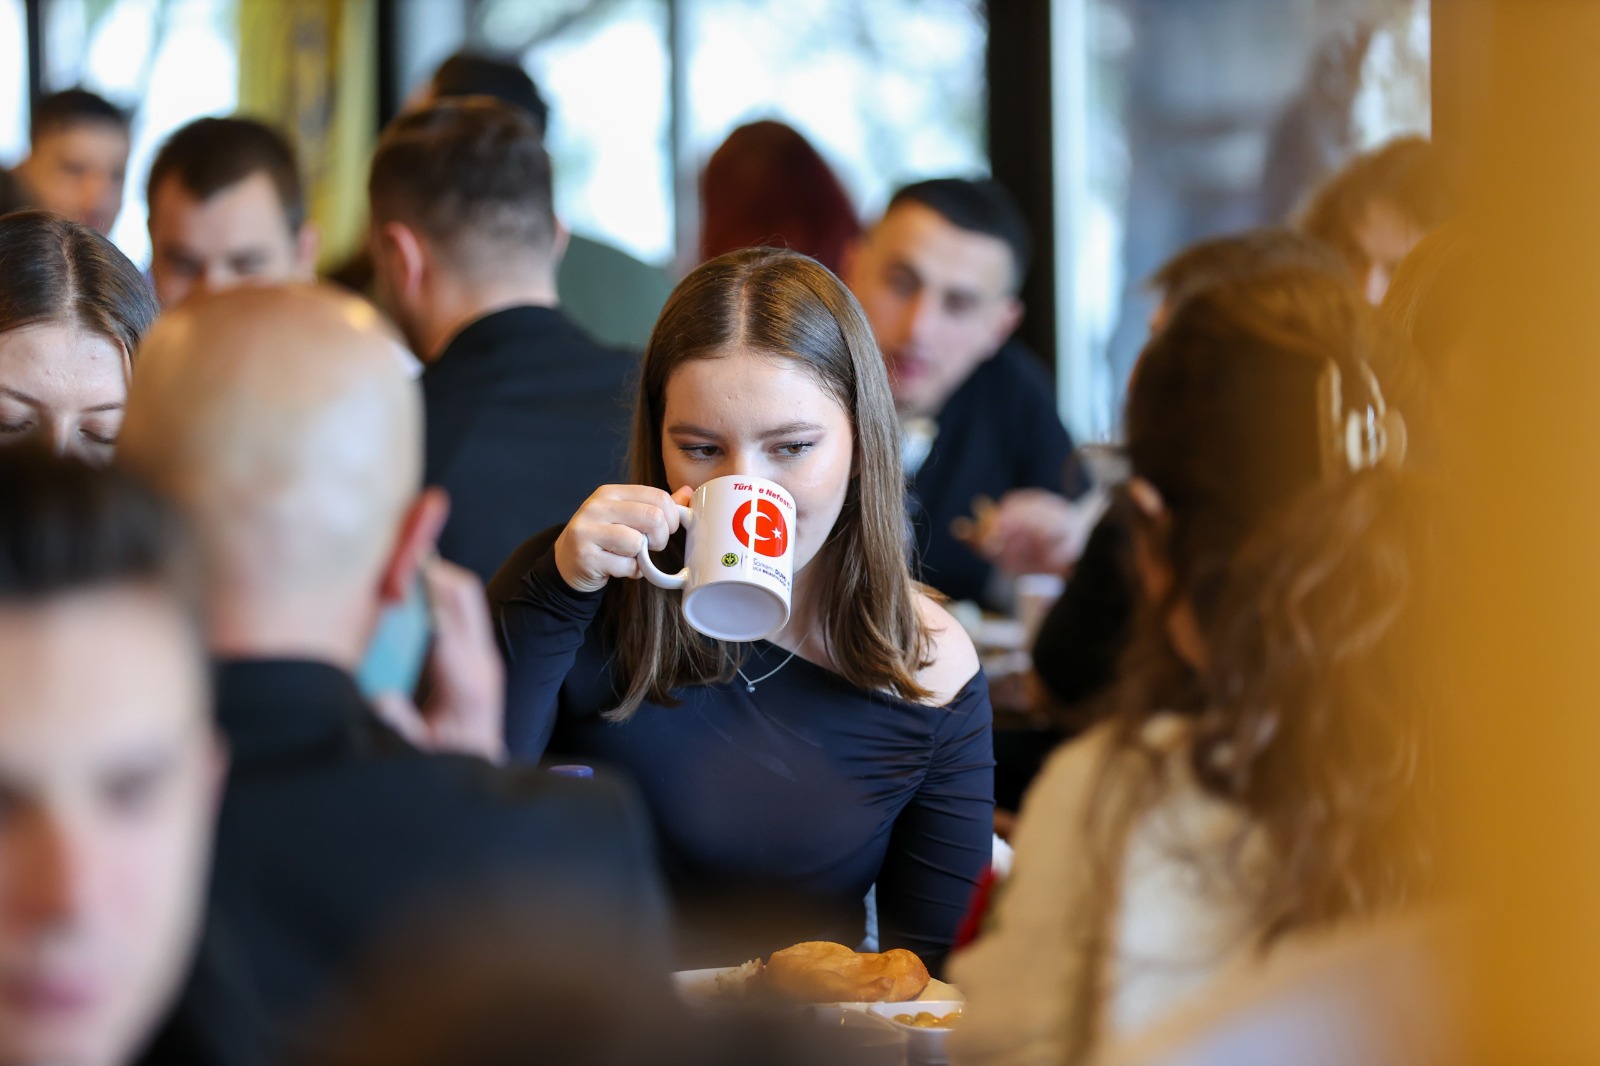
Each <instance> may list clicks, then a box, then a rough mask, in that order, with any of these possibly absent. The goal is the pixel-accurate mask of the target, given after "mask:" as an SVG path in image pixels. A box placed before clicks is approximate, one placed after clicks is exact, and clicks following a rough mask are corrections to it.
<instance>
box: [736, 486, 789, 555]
mask: <svg viewBox="0 0 1600 1066" xmlns="http://www.w3.org/2000/svg"><path fill="white" fill-rule="evenodd" d="M733 535H734V536H735V537H737V538H738V540H739V543H740V544H743V545H744V546H745V547H746V548H750V549H752V550H753V551H755V552H757V553H758V554H760V555H765V556H767V557H768V558H772V559H776V558H779V557H780V556H782V555H783V553H784V552H786V551H788V550H789V525H788V523H787V522H785V521H784V520H783V512H782V511H781V510H779V509H778V505H777V504H775V503H773V502H772V501H771V500H769V499H767V498H766V497H761V498H759V499H755V500H746V501H745V502H744V504H743V505H741V506H740V508H739V509H738V510H737V511H735V512H734V513H733Z"/></svg>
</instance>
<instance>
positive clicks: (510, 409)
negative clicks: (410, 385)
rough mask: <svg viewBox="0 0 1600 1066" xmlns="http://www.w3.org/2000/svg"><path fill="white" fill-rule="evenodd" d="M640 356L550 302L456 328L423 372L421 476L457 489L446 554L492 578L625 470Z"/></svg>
mask: <svg viewBox="0 0 1600 1066" xmlns="http://www.w3.org/2000/svg"><path fill="white" fill-rule="evenodd" d="M637 366H638V361H637V359H636V358H635V357H634V356H633V355H632V354H631V353H629V352H625V351H622V350H620V349H615V348H603V347H601V346H600V345H598V344H596V343H595V342H594V341H593V340H591V339H590V338H589V337H588V336H587V335H586V334H584V333H583V332H582V331H581V330H580V329H578V327H577V326H575V325H573V324H572V323H571V322H570V321H569V320H568V319H567V317H566V316H565V315H563V314H562V313H561V312H560V311H559V310H556V309H555V308H552V307H513V308H510V309H508V310H505V311H496V312H494V313H493V314H490V315H485V316H484V317H483V318H480V319H478V320H477V321H476V322H474V323H472V324H471V325H469V326H467V327H466V328H465V329H463V330H462V331H461V332H460V333H458V334H456V336H455V339H453V340H452V341H451V342H450V343H449V345H448V346H446V348H445V350H444V351H443V352H441V353H440V355H439V358H438V359H437V360H436V361H434V362H433V363H432V364H431V365H429V366H428V368H427V369H426V370H424V371H423V373H422V394H423V400H424V402H425V404H426V414H427V462H426V466H425V468H424V479H425V480H426V481H427V483H428V484H430V485H438V486H441V487H442V488H444V489H445V490H446V491H448V492H449V493H450V500H451V508H450V521H449V523H448V524H447V525H446V526H445V528H444V534H443V535H442V536H441V537H440V538H439V554H441V555H443V556H444V557H445V558H446V559H449V560H450V561H451V562H455V563H459V564H461V565H462V566H465V567H466V568H467V569H469V570H472V571H474V572H475V573H477V575H478V576H479V577H480V578H482V579H483V580H484V581H485V582H487V581H488V580H489V578H490V577H492V576H494V572H495V570H497V569H498V568H499V566H500V563H501V562H502V561H503V560H504V559H505V557H506V556H508V555H510V554H511V552H512V551H513V550H514V549H515V548H516V547H517V545H519V544H521V543H522V542H523V541H524V540H526V539H528V538H529V537H531V536H533V535H534V534H535V533H537V532H539V531H540V530H542V529H546V528H548V527H550V526H552V525H558V524H560V523H563V522H565V521H567V520H568V519H569V518H571V517H572V515H573V513H574V512H575V511H577V509H578V506H579V505H580V504H582V503H583V501H584V500H586V499H588V498H589V494H590V493H592V492H593V491H594V490H595V489H597V488H599V487H600V486H601V485H604V484H607V483H608V482H613V481H617V480H619V479H620V477H621V475H622V472H623V470H624V465H623V458H624V453H625V452H626V449H627V441H628V423H629V419H630V417H631V415H632V410H633V397H632V395H631V392H630V385H631V384H632V382H633V380H634V379H633V374H634V372H635V371H636V369H637Z"/></svg>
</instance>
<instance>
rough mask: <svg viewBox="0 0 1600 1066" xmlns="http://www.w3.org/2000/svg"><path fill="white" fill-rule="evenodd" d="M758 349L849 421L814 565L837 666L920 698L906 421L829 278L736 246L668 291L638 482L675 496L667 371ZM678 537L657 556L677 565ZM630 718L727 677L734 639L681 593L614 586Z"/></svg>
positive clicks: (846, 296) (791, 257)
mask: <svg viewBox="0 0 1600 1066" xmlns="http://www.w3.org/2000/svg"><path fill="white" fill-rule="evenodd" d="M739 353H750V354H756V355H762V356H766V357H769V358H772V359H778V360H795V361H797V362H799V363H800V364H801V365H802V366H804V367H805V368H806V370H807V371H808V372H809V373H810V374H811V375H812V376H813V377H814V378H815V379H816V381H817V383H818V385H819V386H820V387H821V388H822V390H823V391H824V392H826V393H827V394H828V395H829V396H831V397H832V398H833V399H834V400H836V401H838V404H839V406H840V407H841V408H843V409H844V412H845V414H847V415H848V416H849V418H850V426H851V431H852V434H853V436H854V452H855V457H854V458H855V462H854V466H853V470H854V473H853V476H852V477H851V479H850V485H849V488H848V490H847V492H846V495H845V500H844V507H843V509H842V510H841V511H840V512H839V517H838V520H837V521H836V522H835V524H834V527H833V529H832V530H831V531H830V532H829V534H828V537H827V539H826V541H825V542H824V544H823V546H822V548H821V550H820V551H818V553H817V555H816V557H815V558H814V559H813V560H812V561H811V563H810V564H809V565H810V566H811V567H812V568H813V569H814V571H815V573H816V574H817V575H818V577H819V578H820V580H818V581H817V587H818V589H819V591H818V602H820V603H821V604H823V607H822V612H821V632H822V636H823V639H824V640H826V641H827V643H828V646H829V648H830V650H831V651H832V653H833V656H834V661H835V664H836V668H837V670H838V672H839V673H840V674H841V675H843V676H844V677H845V679H846V680H848V681H850V682H851V683H852V684H854V685H856V686H857V687H859V688H862V689H866V690H867V691H873V692H876V691H888V692H893V693H895V694H897V695H899V696H900V697H902V698H904V699H907V700H921V699H925V698H927V696H928V691H927V689H925V688H923V687H922V686H921V685H920V684H919V683H918V682H917V672H918V671H919V670H920V669H921V668H922V667H924V666H926V665H927V664H928V662H929V661H930V659H931V654H932V638H931V636H930V634H929V633H928V631H927V629H926V628H925V627H924V625H923V623H922V621H921V617H920V616H919V614H918V611H917V600H916V597H917V592H918V589H917V585H916V583H915V582H914V581H913V580H912V577H911V571H910V568H909V566H908V563H907V559H906V547H905V500H904V491H905V490H904V480H903V477H902V473H901V468H900V424H899V421H898V420H897V418H896V416H895V409H894V397H893V396H892V394H891V393H890V392H889V378H888V373H887V372H886V371H885V369H884V365H883V357H882V356H881V355H880V354H879V353H878V346H877V344H876V342H874V341H873V339H872V328H871V327H870V326H869V325H868V324H867V320H866V315H865V314H863V313H862V310H861V305H860V304H858V303H856V300H855V297H854V296H852V295H850V291H849V290H848V289H846V288H845V287H844V284H843V283H842V282H840V281H839V279H838V278H836V277H834V275H833V274H831V273H829V271H828V270H827V269H826V268H825V267H823V266H822V265H821V264H819V263H817V262H816V261H815V260H812V259H809V258H807V257H805V256H803V255H798V254H796V253H794V252H786V251H778V250H775V249H771V248H753V249H747V250H744V251H739V252H730V253H728V254H727V255H723V256H719V257H718V258H716V259H713V260H711V261H710V262H708V263H705V264H704V265H702V266H700V267H699V268H698V269H696V270H694V271H693V272H691V273H690V274H689V276H688V277H686V278H684V279H683V281H682V282H681V283H680V284H679V285H678V287H677V289H676V290H674V291H673V294H672V296H671V298H670V299H668V301H667V305H666V307H665V308H663V309H662V312H661V317H660V318H659V319H658V320H657V322H656V327H655V331H654V332H653V333H651V335H650V344H649V347H647V348H646V349H645V355H644V365H643V367H642V369H641V373H640V381H639V399H638V404H637V406H636V408H635V411H634V423H633V441H632V444H631V446H630V453H629V454H630V471H629V473H630V478H631V480H632V481H633V482H635V483H636V484H640V485H654V486H657V487H659V488H663V489H667V490H668V491H670V490H671V489H672V488H673V486H670V485H668V484H667V474H666V466H665V463H664V462H663V459H662V443H661V433H662V419H663V418H664V416H665V411H666V391H667V386H668V383H669V382H670V381H671V379H672V375H673V373H674V372H675V371H676V370H677V369H678V368H679V367H680V366H682V365H683V364H684V363H687V362H690V361H692V360H697V359H718V358H722V357H723V356H728V355H735V354H739ZM682 556H683V544H682V538H681V536H680V537H675V538H673V541H672V543H670V544H669V545H668V547H667V550H666V551H665V552H664V553H662V555H661V559H662V562H663V565H664V566H667V567H669V568H670V567H676V566H678V565H680V563H681V561H682ZM606 608H607V611H606V613H607V619H608V624H609V625H610V626H611V627H612V629H613V632H614V634H615V636H616V647H617V667H618V676H619V678H620V682H621V688H622V693H623V698H622V702H621V705H620V706H619V708H618V710H617V712H616V714H617V716H619V717H627V716H628V715H630V714H632V713H633V712H634V711H635V710H637V709H638V707H639V704H640V703H641V702H642V701H643V700H645V699H649V700H651V701H652V702H657V703H671V702H672V697H671V696H670V691H671V690H672V689H673V688H676V687H679V686H682V685H689V684H696V683H703V682H711V681H720V680H726V679H728V678H730V677H732V676H733V672H734V669H735V667H736V666H737V665H738V660H737V658H736V656H737V655H738V651H737V648H738V646H737V645H733V644H726V643H723V642H719V641H711V640H707V639H706V638H704V637H701V636H700V635H699V634H697V633H695V632H694V631H693V630H691V629H690V628H689V626H688V623H687V622H686V621H685V620H684V617H683V612H682V611H681V610H680V609H679V606H678V600H677V598H676V596H675V595H673V594H671V593H668V592H665V591H663V590H662V589H659V588H657V587H656V586H654V585H652V584H650V583H649V582H645V581H613V582H611V583H610V584H609V585H608V586H607V587H606Z"/></svg>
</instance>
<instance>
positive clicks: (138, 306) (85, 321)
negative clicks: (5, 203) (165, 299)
mask: <svg viewBox="0 0 1600 1066" xmlns="http://www.w3.org/2000/svg"><path fill="white" fill-rule="evenodd" d="M155 317H156V298H155V294H154V293H152V292H151V291H150V286H149V284H148V283H147V282H146V281H145V279H144V276H143V275H142V274H140V273H139V269H138V267H135V266H134V265H133V263H131V262H129V260H128V257H127V256H125V255H123V254H122V253H121V252H120V251H118V250H117V246H116V245H114V244H112V243H111V242H110V241H109V240H107V239H106V238H104V237H102V236H101V235H100V234H98V233H96V232H95V231H94V230H92V229H90V228H89V227H88V226H84V225H81V224H80V223H77V222H73V221H71V220H69V219H65V218H62V217H61V216H60V215H53V214H51V213H50V212H48V211H18V212H16V213H14V214H10V215H6V216H5V217H4V218H0V333H4V332H7V331H9V330H13V329H21V328H23V327H24V326H36V325H40V324H42V323H46V322H62V323H68V324H72V325H76V326H79V327H81V328H83V329H85V330H88V331H90V332H92V333H98V334H101V335H102V336H105V337H109V338H111V339H112V340H114V341H116V342H117V343H118V344H120V345H121V346H122V351H123V353H124V355H125V356H126V357H127V359H128V361H129V365H130V366H131V365H132V361H133V359H134V358H135V356H136V355H137V353H138V348H139V341H140V339H141V338H142V337H143V336H144V333H145V330H147V329H149V328H150V323H151V322H154V321H155Z"/></svg>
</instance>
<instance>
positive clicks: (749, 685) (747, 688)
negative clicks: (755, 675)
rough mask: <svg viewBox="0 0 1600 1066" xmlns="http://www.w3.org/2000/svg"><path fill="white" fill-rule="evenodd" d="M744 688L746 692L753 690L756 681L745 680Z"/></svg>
mask: <svg viewBox="0 0 1600 1066" xmlns="http://www.w3.org/2000/svg"><path fill="white" fill-rule="evenodd" d="M744 690H745V691H746V692H754V691H755V690H756V683H755V682H754V681H746V682H745V683H744Z"/></svg>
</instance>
